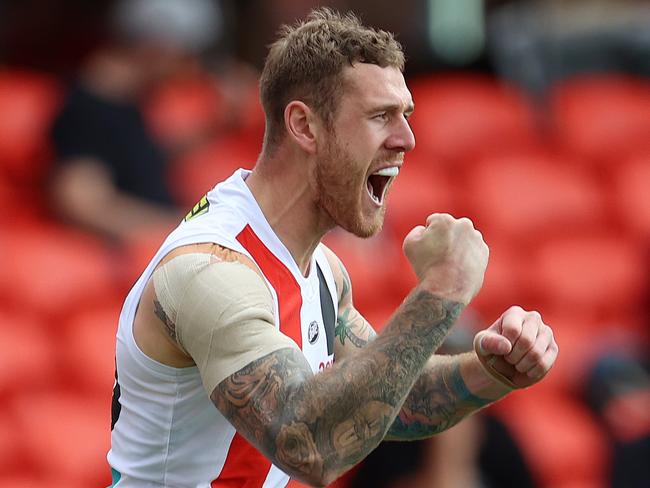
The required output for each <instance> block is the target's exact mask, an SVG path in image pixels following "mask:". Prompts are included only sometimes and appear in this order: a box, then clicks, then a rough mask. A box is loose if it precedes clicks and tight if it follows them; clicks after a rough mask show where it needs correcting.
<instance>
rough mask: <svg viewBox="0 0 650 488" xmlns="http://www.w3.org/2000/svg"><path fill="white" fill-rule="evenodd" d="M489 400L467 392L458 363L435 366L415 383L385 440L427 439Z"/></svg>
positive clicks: (486, 403)
mask: <svg viewBox="0 0 650 488" xmlns="http://www.w3.org/2000/svg"><path fill="white" fill-rule="evenodd" d="M492 401H493V400H486V399H483V398H479V397H477V396H476V395H474V394H473V393H472V392H470V391H469V390H468V389H467V385H466V384H465V381H463V377H462V375H461V373H460V363H459V362H454V363H446V364H442V365H436V366H434V367H432V368H431V369H430V370H429V371H425V372H424V374H422V375H421V376H420V378H419V379H418V381H416V383H415V385H414V386H413V389H412V390H411V392H410V394H409V396H408V397H407V399H406V401H405V402H404V405H403V406H402V410H401V411H400V413H399V415H398V416H397V418H396V419H395V422H393V425H392V426H391V428H390V430H389V431H388V435H387V439H389V440H415V439H423V438H426V437H430V436H432V435H433V434H437V433H439V432H442V431H443V430H446V429H448V428H450V427H452V426H453V425H455V424H456V423H458V422H459V421H460V420H462V419H463V418H465V417H466V416H467V415H469V414H471V413H473V412H474V411H476V410H478V409H480V408H482V407H484V406H485V405H488V404H489V403H491V402H492Z"/></svg>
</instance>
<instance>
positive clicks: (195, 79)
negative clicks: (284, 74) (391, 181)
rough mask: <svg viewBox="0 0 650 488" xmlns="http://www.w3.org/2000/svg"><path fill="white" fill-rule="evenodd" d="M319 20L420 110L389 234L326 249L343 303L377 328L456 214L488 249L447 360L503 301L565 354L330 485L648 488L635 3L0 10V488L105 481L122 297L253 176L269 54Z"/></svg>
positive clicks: (645, 91) (644, 208)
mask: <svg viewBox="0 0 650 488" xmlns="http://www.w3.org/2000/svg"><path fill="white" fill-rule="evenodd" d="M316 5H330V6H332V7H334V8H337V9H339V10H342V11H346V10H353V11H354V12H356V13H357V14H358V15H359V16H360V17H361V18H362V19H363V20H364V21H365V23H367V24H369V25H372V26H376V27H380V28H384V29H387V30H390V31H392V32H394V33H395V34H396V36H397V38H398V40H400V42H401V43H402V44H403V46H404V48H405V51H406V54H407V71H406V73H405V74H406V77H407V81H408V84H409V87H410V88H411V91H412V93H413V96H414V100H415V103H416V106H417V110H416V112H415V114H414V115H413V117H412V119H411V120H412V126H413V129H414V132H415V134H416V139H417V147H416V149H415V151H414V152H413V153H412V154H409V155H408V156H407V158H406V165H405V167H404V169H403V171H402V172H401V174H400V176H399V178H398V179H397V182H396V184H395V185H394V188H393V190H392V192H391V195H390V198H389V210H388V213H387V220H386V224H385V227H384V230H383V231H382V232H381V234H380V235H378V236H377V237H374V238H372V239H369V240H365V241H362V240H359V239H356V238H352V237H350V236H348V235H346V234H344V233H340V232H334V233H332V234H331V235H329V236H328V237H327V242H328V244H329V245H330V246H331V247H333V248H334V249H335V250H336V252H337V253H338V254H339V256H340V257H341V258H342V259H343V261H344V263H345V264H346V266H347V268H348V270H349V272H350V274H351V276H352V281H353V283H354V290H353V291H354V300H355V302H356V305H357V308H359V309H360V310H361V311H362V312H363V313H364V314H365V315H366V317H367V318H368V319H369V320H370V321H371V322H372V323H373V324H374V325H375V327H376V328H377V329H381V327H382V325H383V324H384V323H385V321H386V320H387V318H388V317H389V315H390V313H391V312H392V311H393V310H394V309H395V307H396V306H398V305H399V303H400V302H401V300H402V299H403V297H404V296H405V294H406V293H408V291H409V290H410V288H411V287H412V286H413V284H414V283H415V279H414V277H413V275H412V274H411V271H410V268H409V267H408V264H407V262H406V261H405V259H404V258H403V257H402V255H401V241H402V239H403V237H404V235H405V234H406V233H407V231H408V230H410V228H411V227H412V226H414V225H417V224H419V223H421V222H422V221H423V220H424V218H425V217H426V216H427V215H428V214H429V213H431V212H434V211H436V212H449V213H452V214H453V215H456V216H469V217H470V218H472V219H473V221H474V222H475V224H476V226H477V228H479V229H480V230H481V231H482V232H483V234H484V236H485V239H486V241H487V242H488V244H489V245H490V248H491V256H490V265H489V268H488V272H487V275H486V279H485V284H484V287H483V290H482V291H481V293H480V294H479V296H478V297H477V299H476V300H475V302H474V304H473V306H472V308H471V310H468V311H466V313H465V314H464V315H463V317H462V320H461V324H459V326H458V327H456V329H455V330H454V332H453V333H452V334H451V336H450V337H449V340H448V341H447V343H446V344H445V346H444V352H450V353H451V352H457V351H462V350H468V349H469V348H470V347H471V338H472V336H473V334H474V333H475V331H476V330H478V329H480V328H484V327H486V326H488V325H489V324H491V323H492V322H493V321H494V320H495V319H496V318H497V317H498V316H499V315H500V314H501V313H502V312H503V311H504V310H505V309H506V308H507V307H508V306H510V305H512V304H520V305H522V306H524V307H525V308H529V309H537V310H539V311H541V313H542V315H543V317H544V319H545V322H546V323H548V324H550V325H552V326H553V327H554V330H555V332H556V335H557V341H558V343H559V345H560V356H559V359H558V363H557V364H556V367H555V368H554V370H553V371H552V372H551V373H550V375H549V376H548V377H547V378H546V379H545V380H544V381H543V382H542V383H540V384H539V385H537V386H535V387H534V388H532V389H530V390H527V391H525V392H517V393H514V394H512V395H511V396H510V397H508V398H507V399H506V400H504V401H502V402H500V403H499V404H497V405H495V406H493V407H490V408H489V409H487V410H485V411H484V412H481V413H480V414H479V415H476V416H474V417H473V418H472V419H470V420H468V421H466V422H463V423H462V424H461V425H459V426H457V427H455V428H453V429H451V430H450V431H449V432H446V433H444V434H442V435H440V436H437V437H436V438H434V439H432V440H429V441H423V442H415V443H408V444H398V443H392V444H391V443H385V444H384V445H382V446H380V448H379V449H377V451H376V452H375V453H373V455H372V456H371V457H370V458H368V459H367V460H366V461H365V462H364V463H362V464H361V465H360V466H359V467H357V469H355V470H354V471H353V472H352V473H350V474H349V475H348V476H347V477H346V479H345V480H343V481H342V482H341V485H342V486H350V487H387V488H388V487H390V488H396V487H416V488H419V487H434V486H435V487H438V488H439V487H443V488H473V487H476V488H478V487H517V488H523V487H527V486H531V487H542V488H601V487H603V488H604V487H626V488H630V487H648V486H650V463H649V462H648V460H650V380H649V375H648V362H649V359H650V342H649V336H650V334H649V332H650V305H649V302H650V300H649V299H650V273H649V271H650V79H649V76H650V6H649V5H648V3H647V2H641V1H632V0H611V1H606V0H582V1H581V0H573V1H569V0H564V1H558V0H544V1H489V0H401V1H400V2H394V1H388V0H373V1H370V0H356V1H353V0H348V1H345V0H339V1H331V2H326V1H323V2H309V1H298V0H276V1H273V2H271V1H254V0H240V1H236V0H221V1H219V0H124V1H122V0H119V1H118V0H96V1H94V2H87V1H83V0H21V1H19V0H2V1H0V222H1V223H2V229H3V230H2V232H0V252H1V253H2V254H1V255H2V256H4V261H3V264H2V266H0V337H1V339H0V486H2V487H7V488H18V487H20V488H23V487H33V486H66V487H89V486H93V487H95V486H97V487H100V486H107V485H108V484H110V473H109V469H108V466H107V463H106V460H105V454H106V451H107V450H108V447H109V443H110V399H111V393H112V387H113V378H114V376H113V375H114V336H115V331H116V326H117V317H118V314H119V310H120V307H121V302H122V299H123V298H124V297H125V295H126V293H127V291H128V289H129V288H130V286H131V284H132V283H133V282H134V280H135V279H136V278H137V276H138V275H139V274H140V272H141V271H142V270H143V269H144V267H145V265H146V263H147V262H148V261H149V259H150V257H151V256H152V255H153V253H154V251H155V250H156V249H157V247H158V246H159V244H160V243H161V242H162V239H163V238H164V236H165V235H166V234H167V233H168V232H169V231H170V230H171V229H172V228H173V227H174V226H175V225H176V223H177V222H178V221H179V219H180V218H182V216H183V215H185V213H187V212H188V211H189V210H190V209H191V208H192V206H193V205H194V204H195V203H196V202H198V200H199V199H200V198H201V196H202V195H203V194H204V193H205V192H206V191H207V190H208V189H209V188H211V187H212V186H213V185H214V184H215V183H216V182H217V181H219V180H221V179H223V178H225V177H227V176H229V175H230V174H231V173H232V171H233V170H234V169H236V168H238V167H247V168H250V167H252V165H253V164H254V162H255V160H256V158H257V155H258V153H259V150H260V148H261V138H262V134H263V129H264V119H263V114H262V111H261V108H260V106H259V102H258V92H257V76H258V73H259V70H260V68H261V66H262V64H263V60H264V55H265V52H266V46H267V45H268V44H269V43H270V42H271V41H272V40H273V38H274V35H275V32H276V31H277V29H278V27H279V25H280V24H282V23H285V22H293V21H294V20H295V19H298V18H301V17H303V16H304V15H305V14H306V13H307V12H308V11H309V10H310V9H311V8H312V7H314V6H316ZM378 256H381V258H378ZM378 264H379V265H378Z"/></svg>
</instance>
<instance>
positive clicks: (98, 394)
mask: <svg viewBox="0 0 650 488" xmlns="http://www.w3.org/2000/svg"><path fill="white" fill-rule="evenodd" d="M120 309H121V302H118V301H115V302H114V303H112V304H111V303H107V304H106V305H104V306H103V307H96V308H93V309H92V310H82V311H80V312H79V313H77V314H75V315H73V316H71V317H70V318H69V319H68V320H67V321H66V323H65V331H64V334H63V338H62V339H63V340H62V341H61V343H62V344H61V346H60V349H61V354H62V357H61V363H62V366H63V369H64V371H65V381H66V383H67V384H68V385H69V386H71V387H73V388H74V389H75V391H78V392H81V391H87V392H88V393H89V394H92V395H93V397H94V398H103V399H104V401H105V402H106V404H109V403H110V399H111V394H112V389H113V380H114V375H115V334H116V332H117V322H118V319H119V315H120ZM80 365H82V367H79V366H80Z"/></svg>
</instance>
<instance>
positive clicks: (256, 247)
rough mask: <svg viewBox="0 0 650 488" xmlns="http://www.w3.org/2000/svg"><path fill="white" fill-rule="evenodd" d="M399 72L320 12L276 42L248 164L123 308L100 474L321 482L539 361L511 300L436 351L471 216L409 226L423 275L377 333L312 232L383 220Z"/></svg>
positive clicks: (134, 478)
mask: <svg viewBox="0 0 650 488" xmlns="http://www.w3.org/2000/svg"><path fill="white" fill-rule="evenodd" d="M403 67H404V56H403V53H402V51H401V48H400V46H399V44H398V43H397V42H396V41H395V40H394V38H393V37H392V35H391V34H389V33H386V32H383V31H377V30H374V29H370V28H366V27H364V26H362V25H361V24H360V23H359V21H358V20H357V19H356V18H355V17H354V16H351V15H347V16H341V15H339V14H336V13H334V12H332V11H330V10H328V9H320V10H315V11H314V12H312V13H311V15H310V16H309V17H308V18H307V19H306V21H304V22H302V23H299V24H297V25H296V26H294V27H285V28H284V30H283V31H282V33H281V35H280V38H279V40H278V41H276V43H275V44H273V46H271V49H270V53H269V55H268V58H267V60H266V64H265V67H264V70H263V73H262V78H261V98H262V104H263V106H264V110H265V113H266V124H267V127H266V134H265V138H264V146H263V149H262V153H261V155H260V157H259V159H258V161H257V163H256V165H255V168H254V169H253V171H245V170H239V171H237V172H236V173H235V174H234V175H232V176H231V177H230V178H229V179H228V180H226V181H224V182H223V183H220V184H218V185H217V186H216V187H215V188H214V189H213V190H211V191H210V192H209V193H208V194H207V195H206V196H205V197H204V198H203V199H202V200H201V201H200V202H199V203H198V204H197V205H196V206H195V207H194V209H192V211H191V212H190V213H189V214H188V216H187V217H186V218H185V220H184V221H183V222H182V223H181V224H180V225H179V227H178V228H177V229H176V230H174V231H173V232H172V233H171V234H170V236H169V237H168V238H167V240H166V241H165V242H164V243H163V245H162V247H161V248H160V250H159V251H158V253H157V254H156V255H155V257H154V258H153V260H152V261H151V263H150V264H149V266H148V267H147V269H146V270H145V272H144V273H143V274H142V276H141V277H140V279H139V280H138V281H137V283H136V284H135V285H134V287H133V289H132V290H131V292H130V293H129V295H128V297H127V299H126V302H125V304H124V307H123V310H122V314H121V316H120V323H119V329H118V334H117V348H116V356H117V380H116V384H115V391H114V402H113V432H112V447H111V450H110V452H109V454H108V459H109V462H110V464H111V466H112V471H113V486H116V487H120V488H122V487H145V486H146V487H163V486H164V487H186V486H187V487H222V486H228V487H233V486H241V487H244V486H245V487H284V486H287V484H288V483H289V482H290V478H295V479H297V480H299V481H301V482H303V483H308V484H310V485H315V486H324V485H326V484H328V483H330V482H332V481H333V480H335V479H336V478H338V477H339V476H340V475H341V474H343V473H344V472H345V471H346V470H348V469H350V468H351V467H352V466H354V465H355V464H356V463H358V462H359V461H361V460H362V459H363V458H364V457H365V456H366V455H368V453H370V452H371V451H372V450H373V449H374V448H375V447H376V446H377V445H378V444H379V442H381V441H382V440H384V439H394V440H411V439H416V438H422V437H427V436H431V435H433V434H435V433H437V432H440V431H442V430H444V429H447V428H448V427H450V426H452V425H454V424H455V423H456V422H458V421H460V420H462V419H463V418H464V417H465V416H467V415H469V414H471V413H472V412H474V411H476V410H478V409H480V408H481V407H483V406H485V405H488V404H490V403H492V402H494V401H495V400H498V399H499V398H501V397H503V396H504V395H506V394H507V393H509V392H510V391H512V390H513V389H516V388H525V387H527V386H530V385H532V384H534V383H536V382H537V381H539V380H540V379H541V378H542V377H544V375H545V374H546V373H547V372H548V371H549V369H550V368H551V366H552V365H553V363H554V362H555V359H556V356H557V353H558V348H557V345H556V343H555V341H554V339H553V334H552V331H551V329H550V328H549V327H548V326H547V325H545V324H544V323H543V322H542V320H541V317H540V315H539V314H538V313H536V312H526V311H524V310H522V309H521V308H519V307H513V308H511V309H509V310H507V311H506V312H505V313H504V314H503V315H502V316H501V317H500V318H499V319H498V320H497V321H496V322H495V323H494V324H493V325H492V326H490V327H489V328H488V329H487V330H485V331H481V332H479V333H478V334H477V336H476V338H475V340H474V348H475V351H474V352H472V353H467V354H462V355H458V356H438V355H436V354H435V351H436V349H437V348H438V347H439V346H440V344H441V343H442V341H443V339H444V337H445V335H446V334H447V332H448V331H449V330H450V328H451V327H452V326H453V324H454V322H455V321H456V319H457V318H458V316H459V314H460V313H461V311H462V310H463V308H464V307H465V306H467V304H468V303H469V302H470V301H471V300H472V298H473V297H474V296H475V295H476V293H478V291H479V289H480V288H481V285H482V282H483V275H484V272H485V268H486V266H487V260H488V248H487V246H486V244H485V243H484V242H483V239H482V236H481V234H480V233H479V232H478V231H476V230H475V229H474V227H473V224H472V222H471V221H470V220H468V219H455V218H453V217H451V216H450V215H446V214H432V215H430V216H429V218H428V219H427V221H426V223H425V225H423V226H418V227H416V228H415V229H413V230H412V231H411V232H410V233H409V234H408V235H407V236H406V238H405V240H404V252H405V253H406V256H407V257H408V259H409V261H410V263H411V265H412V267H413V269H414V270H415V272H416V274H417V276H418V277H419V284H418V285H417V286H416V287H415V288H414V289H413V291H412V292H411V293H410V294H409V296H408V297H407V298H406V299H405V301H404V303H403V304H402V305H401V306H400V307H399V308H398V309H397V310H396V311H395V313H394V315H393V316H392V318H391V319H390V321H389V323H388V324H387V325H386V326H385V327H384V329H383V330H382V333H381V334H379V335H376V334H375V333H374V332H373V329H372V327H371V326H370V324H368V323H367V322H366V321H365V319H364V318H363V317H362V316H361V315H360V314H359V312H357V311H356V310H355V308H354V305H353V303H352V293H351V288H350V286H351V285H350V281H349V277H348V275H347V273H346V271H345V268H344V266H343V264H342V263H341V262H340V261H339V260H338V258H337V257H336V256H335V255H334V254H333V253H332V252H331V251H330V250H329V249H327V248H326V247H325V246H323V245H322V244H321V243H320V240H321V238H322V237H323V236H324V235H325V234H326V233H327V232H328V231H330V230H331V229H333V228H335V227H337V226H340V227H342V228H344V229H345V230H347V231H349V232H352V233H353V234H355V235H357V236H360V237H368V236H371V235H373V234H375V233H376V232H377V231H378V230H379V229H380V228H381V225H382V222H383V217H384V209H385V205H386V201H385V200H386V198H385V197H386V194H387V190H388V188H389V187H390V185H391V183H392V182H393V180H394V179H395V177H397V175H398V173H399V171H400V167H401V165H402V162H403V157H404V154H405V153H406V152H407V151H410V150H411V149H413V147H414V145H415V140H414V137H413V133H412V132H411V129H410V127H409V124H408V117H409V115H410V114H411V112H412V111H413V108H414V106H413V101H412V99H411V95H410V93H409V91H408V89H407V87H406V84H405V82H404V77H403V75H402V70H403ZM335 323H338V327H337V334H336V336H335V334H334V325H335ZM215 407H216V408H215Z"/></svg>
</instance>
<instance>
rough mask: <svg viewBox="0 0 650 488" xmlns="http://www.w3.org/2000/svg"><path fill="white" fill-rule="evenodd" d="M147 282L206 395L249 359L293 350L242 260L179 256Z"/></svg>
mask: <svg viewBox="0 0 650 488" xmlns="http://www.w3.org/2000/svg"><path fill="white" fill-rule="evenodd" d="M153 283H154V289H155V292H156V297H157V299H158V301H159V302H160V304H161V305H162V307H163V310H164V311H165V313H166V314H167V316H168V317H169V318H170V319H171V320H172V322H173V323H174V324H175V327H176V337H177V339H178V342H179V344H180V345H181V347H183V348H184V349H185V351H186V352H187V353H188V354H189V355H190V356H191V357H192V359H193V360H194V362H195V363H196V365H197V366H198V368H199V372H200V374H201V379H202V380H203V386H204V387H205V389H206V391H207V392H208V394H211V393H212V391H213V390H214V388H215V387H216V386H217V385H218V384H219V383H220V382H221V381H222V380H224V379H225V378H227V377H228V376H230V375H232V374H233V373H235V372H237V371H239V370H240V369H242V368H243V367H244V366H246V365H247V364H249V363H251V362H252V361H255V360H256V359H259V358H261V357H262V356H265V355H267V354H269V353H271V352H273V351H276V350H278V349H282V348H287V347H292V348H298V345H297V344H296V343H295V342H294V341H293V340H291V339H290V338H289V337H287V336H285V335H284V334H282V333H281V332H280V331H279V330H278V328H277V327H276V326H275V322H274V319H273V309H274V307H273V298H272V296H271V292H270V291H269V289H268V288H267V287H266V284H265V283H264V281H263V279H262V277H260V276H259V275H258V274H257V273H256V272H255V271H253V270H252V269H250V268H249V267H248V266H246V265H245V264H242V263H240V262H237V261H234V262H226V261H220V260H219V259H218V258H217V257H215V256H213V255H210V254H206V253H192V254H181V255H179V256H176V257H174V258H173V259H171V260H170V261H168V262H167V263H165V264H164V265H162V266H159V267H158V269H156V271H155V272H154V274H153ZM298 349H299V348H298Z"/></svg>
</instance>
